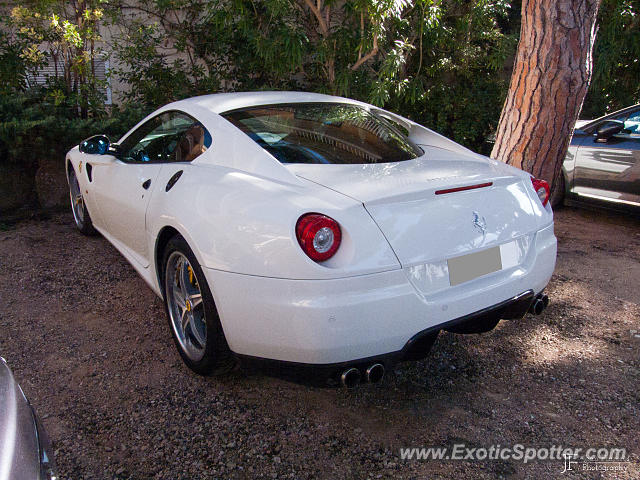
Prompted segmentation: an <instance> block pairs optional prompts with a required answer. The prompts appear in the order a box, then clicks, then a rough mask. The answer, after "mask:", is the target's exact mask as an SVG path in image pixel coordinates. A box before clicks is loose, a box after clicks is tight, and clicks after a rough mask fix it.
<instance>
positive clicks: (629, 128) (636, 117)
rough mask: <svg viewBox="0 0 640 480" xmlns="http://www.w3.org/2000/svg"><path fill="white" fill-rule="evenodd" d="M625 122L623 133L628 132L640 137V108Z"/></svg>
mask: <svg viewBox="0 0 640 480" xmlns="http://www.w3.org/2000/svg"><path fill="white" fill-rule="evenodd" d="M623 122H624V130H623V133H627V134H629V135H631V136H633V137H635V138H640V110H636V111H635V112H632V113H631V114H630V115H628V116H627V118H625V119H624V120H623Z"/></svg>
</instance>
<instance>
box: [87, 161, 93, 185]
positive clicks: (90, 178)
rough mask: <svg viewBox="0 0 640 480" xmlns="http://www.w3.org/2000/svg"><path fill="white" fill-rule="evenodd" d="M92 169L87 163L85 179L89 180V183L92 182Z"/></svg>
mask: <svg viewBox="0 0 640 480" xmlns="http://www.w3.org/2000/svg"><path fill="white" fill-rule="evenodd" d="M92 174H93V167H92V166H91V164H90V163H87V178H88V179H89V181H90V182H92V181H93V176H92Z"/></svg>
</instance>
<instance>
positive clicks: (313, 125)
mask: <svg viewBox="0 0 640 480" xmlns="http://www.w3.org/2000/svg"><path fill="white" fill-rule="evenodd" d="M222 116H223V117H224V118H226V119H227V120H229V121H230V122H231V123H233V124H234V125H235V126H236V127H238V128H239V129H240V130H242V131H243V132H244V133H246V134H247V135H249V137H251V138H252V139H253V140H254V141H255V142H256V143H258V145H260V146H261V147H262V148H264V149H265V150H266V151H267V152H269V153H270V154H271V155H273V156H274V157H275V158H277V159H278V160H279V161H280V162H282V163H332V164H362V163H387V162H400V161H403V160H410V159H413V158H416V157H419V156H420V155H422V150H420V148H419V147H418V146H416V145H414V144H413V143H411V141H409V139H408V138H407V137H406V136H404V135H403V134H402V133H400V131H399V130H397V129H396V128H395V127H394V126H393V125H392V124H391V122H389V121H387V120H385V119H384V118H382V117H380V116H377V115H375V114H374V113H372V112H370V111H368V110H367V109H365V108H363V107H360V106H358V105H349V104H341V103H293V104H279V105H266V106H260V107H251V108H243V109H239V110H233V111H230V112H227V113H223V114H222Z"/></svg>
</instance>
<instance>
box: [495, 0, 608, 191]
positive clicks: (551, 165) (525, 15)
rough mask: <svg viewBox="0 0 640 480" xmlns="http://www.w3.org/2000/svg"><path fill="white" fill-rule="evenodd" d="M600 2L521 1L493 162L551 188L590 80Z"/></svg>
mask: <svg viewBox="0 0 640 480" xmlns="http://www.w3.org/2000/svg"><path fill="white" fill-rule="evenodd" d="M599 5H600V0H523V1H522V27H521V31H520V43H519V44H518V51H517V55H516V60H515V65H514V68H513V74H512V76H511V85H510V87H509V93H508V94H507V99H506V100H505V103H504V106H503V108H502V115H501V116H500V122H499V124H498V131H497V135H496V143H495V145H494V147H493V151H492V152H491V156H492V157H493V158H496V159H498V160H502V161H503V162H507V163H508V164H510V165H514V166H516V167H518V168H521V169H523V170H526V171H528V172H530V173H532V174H533V175H535V176H536V177H539V178H542V179H545V180H547V181H549V182H550V183H551V184H552V189H553V185H554V184H556V185H557V184H558V183H559V182H557V181H555V180H556V179H557V178H559V175H560V171H561V167H562V162H563V160H564V157H565V155H566V153H567V148H568V146H569V141H570V138H571V134H572V132H573V127H574V124H575V122H576V120H577V118H578V115H579V113H580V109H581V108H582V102H583V101H584V97H585V95H586V93H587V88H588V86H589V82H590V80H591V70H592V69H591V52H592V49H593V42H594V40H595V36H596V17H597V13H598V7H599Z"/></svg>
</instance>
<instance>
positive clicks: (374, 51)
mask: <svg viewBox="0 0 640 480" xmlns="http://www.w3.org/2000/svg"><path fill="white" fill-rule="evenodd" d="M377 53H378V37H377V36H374V37H373V48H372V49H371V51H370V52H369V53H367V54H366V55H365V56H364V57H362V58H360V59H359V60H358V61H357V62H356V63H354V64H353V65H352V66H351V70H357V69H358V68H360V66H361V65H362V64H363V63H365V62H368V61H369V60H371V59H372V58H373V57H375V56H376V54H377Z"/></svg>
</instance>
